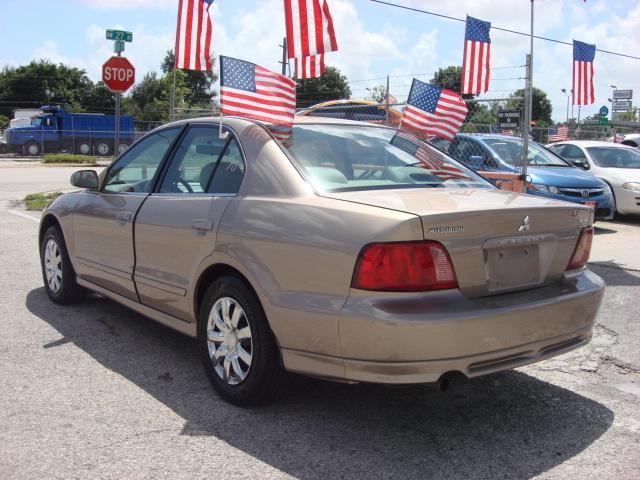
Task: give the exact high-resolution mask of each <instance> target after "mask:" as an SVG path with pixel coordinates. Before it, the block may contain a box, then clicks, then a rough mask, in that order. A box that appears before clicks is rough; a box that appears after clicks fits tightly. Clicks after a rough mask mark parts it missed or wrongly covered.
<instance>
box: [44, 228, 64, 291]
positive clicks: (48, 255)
mask: <svg viewBox="0 0 640 480" xmlns="http://www.w3.org/2000/svg"><path fill="white" fill-rule="evenodd" d="M44 270H45V274H46V277H47V284H48V285H49V289H50V290H51V291H52V292H53V293H58V292H59V291H60V288H61V287H62V256H61V255H60V248H59V247H58V244H57V243H56V241H55V240H54V239H53V238H52V239H50V240H49V241H48V242H47V245H46V246H45V248H44Z"/></svg>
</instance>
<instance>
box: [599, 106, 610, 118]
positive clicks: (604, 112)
mask: <svg viewBox="0 0 640 480" xmlns="http://www.w3.org/2000/svg"><path fill="white" fill-rule="evenodd" d="M607 115H609V109H608V108H607V106H606V105H603V106H601V107H600V116H601V117H606V116H607Z"/></svg>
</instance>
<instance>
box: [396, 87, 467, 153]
mask: <svg viewBox="0 0 640 480" xmlns="http://www.w3.org/2000/svg"><path fill="white" fill-rule="evenodd" d="M467 112H468V110H467V105H466V104H465V103H464V100H463V99H462V97H460V95H458V94H457V93H455V92H452V91H451V90H444V89H442V88H440V87H436V86H434V85H430V84H428V83H425V82H421V81H420V80H418V79H415V78H414V79H413V83H412V84H411V90H410V92H409V98H408V99H407V105H406V106H405V107H404V112H403V113H402V126H403V127H408V128H409V129H412V130H416V131H417V132H420V133H423V134H426V135H435V136H437V137H440V138H444V139H446V140H452V139H453V136H454V135H455V134H456V133H457V132H458V130H460V127H461V126H462V123H463V122H464V119H465V118H466V117H467Z"/></svg>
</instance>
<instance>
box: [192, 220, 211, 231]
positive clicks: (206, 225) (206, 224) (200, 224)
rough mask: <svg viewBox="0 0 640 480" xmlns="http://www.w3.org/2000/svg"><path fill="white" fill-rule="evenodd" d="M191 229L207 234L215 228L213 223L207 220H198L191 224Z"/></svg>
mask: <svg viewBox="0 0 640 480" xmlns="http://www.w3.org/2000/svg"><path fill="white" fill-rule="evenodd" d="M191 228H193V229H195V230H201V231H204V232H206V231H208V230H211V229H212V228H213V222H212V221H211V220H209V219H207V218H197V219H195V220H194V221H193V223H192V224H191Z"/></svg>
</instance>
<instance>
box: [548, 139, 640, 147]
mask: <svg viewBox="0 0 640 480" xmlns="http://www.w3.org/2000/svg"><path fill="white" fill-rule="evenodd" d="M549 145H577V146H579V147H615V148H633V147H629V145H622V144H621V143H613V142H603V141H602V140H562V141H560V142H554V143H551V144H549Z"/></svg>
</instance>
